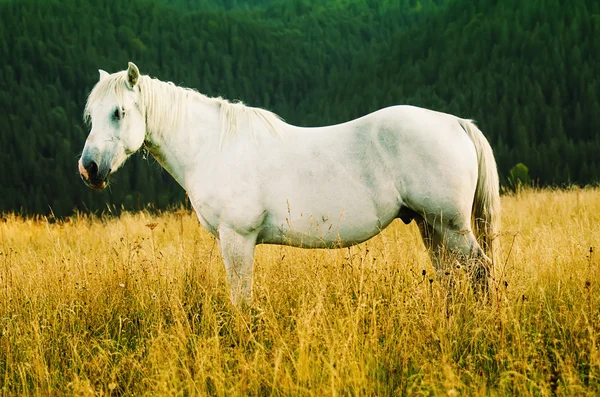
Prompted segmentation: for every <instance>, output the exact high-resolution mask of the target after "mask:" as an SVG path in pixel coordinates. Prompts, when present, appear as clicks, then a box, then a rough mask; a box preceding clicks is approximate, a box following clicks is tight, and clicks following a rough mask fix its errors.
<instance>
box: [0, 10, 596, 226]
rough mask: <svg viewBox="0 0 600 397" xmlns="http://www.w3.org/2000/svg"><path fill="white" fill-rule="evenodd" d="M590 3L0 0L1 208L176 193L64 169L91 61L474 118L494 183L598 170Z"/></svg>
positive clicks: (123, 177)
mask: <svg viewBox="0 0 600 397" xmlns="http://www.w3.org/2000/svg"><path fill="white" fill-rule="evenodd" d="M599 37H600V2H598V1H597V0H568V1H565V0H528V1H521V0H504V1H498V0H160V1H153V2H150V1H148V0H103V1H97V0H85V1H83V0H60V1H41V0H40V1H16V0H0V59H2V62H1V63H0V148H1V149H2V150H0V186H1V187H0V189H1V190H0V192H1V194H0V212H19V213H24V214H55V215H56V216H65V215H69V214H72V213H73V212H74V211H82V212H102V211H106V212H111V211H112V212H115V211H116V212H118V211H120V210H122V209H127V210H136V209H140V208H146V207H147V206H148V205H151V206H152V208H159V209H162V208H168V207H171V206H176V205H179V204H181V203H182V202H185V192H184V191H183V190H182V189H181V188H180V187H179V186H178V185H177V184H176V182H175V181H174V180H173V179H172V178H171V177H170V175H169V174H168V173H167V172H165V171H163V170H162V169H161V168H160V166H159V165H158V163H156V161H154V160H153V159H151V158H146V157H145V156H143V155H136V156H134V158H132V159H131V160H129V162H128V163H127V164H126V165H125V166H124V168H123V169H121V170H120V171H119V172H118V173H117V174H115V176H114V178H113V180H112V183H111V186H110V188H109V189H107V190H105V191H103V192H100V193H98V192H94V191H92V190H90V189H88V188H87V187H86V186H85V185H84V184H83V183H82V182H81V180H80V179H79V175H78V172H77V159H78V157H79V154H80V153H81V150H82V148H83V144H84V142H85V139H86V137H87V133H88V131H87V127H86V125H85V124H84V123H83V120H82V112H83V107H84V105H85V100H86V97H87V94H88V93H89V92H90V90H91V88H92V87H93V85H94V84H95V83H96V81H97V78H98V71H97V70H98V69H99V68H101V69H104V70H107V71H109V72H115V71H118V70H122V69H125V68H126V67H127V62H128V61H133V62H135V63H136V64H137V65H138V66H139V67H140V70H141V72H142V73H143V74H149V75H151V76H154V77H158V78H160V79H161V80H167V81H172V82H174V83H175V84H178V85H183V86H186V87H191V88H194V89H197V90H198V91H200V92H201V93H203V94H206V95H209V96H218V95H220V96H223V97H225V98H227V99H230V100H242V101H243V102H245V103H246V104H248V105H251V106H259V107H264V108H267V109H269V110H271V111H273V112H275V113H277V114H279V115H280V116H281V117H282V118H284V119H285V120H286V121H287V122H289V123H292V124H297V125H303V126H316V125H326V124H333V123H338V122H342V121H347V120H350V119H353V118H356V117H359V116H362V115H364V114H366V113H369V112H372V111H374V110H376V109H379V108H382V107H385V106H389V105H393V104H411V105H417V106H422V107H426V108H430V109H434V110H438V111H443V112H448V113H452V114H455V115H457V116H460V117H464V118H471V119H474V120H475V121H476V122H477V124H478V125H479V127H480V129H481V130H482V131H483V132H484V134H485V135H486V137H487V138H488V139H489V141H490V143H491V144H492V147H493V148H494V152H495V155H496V159H497V162H498V166H499V171H500V174H501V178H502V183H503V184H504V185H505V186H506V185H508V184H509V182H508V176H509V173H510V170H511V169H512V168H513V167H514V166H515V165H516V164H518V163H523V164H525V165H526V166H527V167H528V169H529V176H530V177H531V180H532V182H533V183H535V184H536V185H540V186H546V185H559V186H560V185H566V184H579V185H585V184H594V183H597V181H598V179H599V175H600V56H599V55H598V54H600V39H598V38H599Z"/></svg>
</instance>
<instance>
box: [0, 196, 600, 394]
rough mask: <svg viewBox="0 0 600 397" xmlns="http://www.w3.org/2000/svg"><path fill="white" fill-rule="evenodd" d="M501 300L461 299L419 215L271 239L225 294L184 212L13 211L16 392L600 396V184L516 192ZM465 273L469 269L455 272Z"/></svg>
mask: <svg viewBox="0 0 600 397" xmlns="http://www.w3.org/2000/svg"><path fill="white" fill-rule="evenodd" d="M502 201H503V227H502V252H501V255H500V257H501V258H502V260H501V263H498V264H497V265H496V268H495V279H494V281H495V286H494V287H493V288H492V294H491V296H490V299H488V300H487V301H485V302H482V301H481V300H478V299H477V298H476V297H474V296H473V294H472V293H471V289H470V288H469V287H468V284H466V283H460V282H459V284H458V286H457V287H456V288H455V290H454V293H453V294H452V296H451V297H449V296H448V288H447V287H445V286H444V285H443V284H444V283H443V282H441V280H438V279H436V277H435V276H434V274H435V272H434V270H433V269H432V267H431V264H430V262H429V259H428V257H427V255H426V252H425V250H424V247H423V244H422V242H421V241H420V237H419V235H418V231H417V230H416V226H414V225H410V226H405V225H403V224H401V223H394V224H393V225H392V226H391V227H390V228H388V229H387V230H385V231H384V233H382V234H381V235H379V236H377V237H376V238H374V239H372V240H370V241H368V242H366V243H364V244H362V245H359V246H356V247H352V248H351V249H344V250H302V249H294V248H288V247H280V246H259V248H258V249H257V255H256V271H255V281H254V285H255V301H254V303H253V305H252V307H250V308H247V309H243V310H240V309H237V308H235V307H232V306H231V305H230V303H229V300H228V291H227V286H226V284H225V274H224V270H223V264H222V261H221V257H220V254H219V249H218V244H217V243H216V241H215V239H214V238H213V237H212V236H210V235H209V234H208V233H206V232H205V231H203V230H202V229H201V227H200V226H199V225H198V222H197V220H196V218H195V215H194V214H192V213H189V212H186V211H179V212H172V213H164V214H161V215H159V216H152V215H149V214H148V213H144V212H142V213H138V214H125V215H123V216H121V217H120V218H118V219H115V218H97V217H89V216H78V217H73V218H70V219H67V220H64V221H60V222H50V221H48V220H47V219H24V218H21V217H18V216H15V215H5V216H4V217H3V219H2V221H1V222H0V251H1V253H0V390H1V391H2V394H3V395H62V394H68V395H71V394H75V395H122V394H127V395H129V394H132V395H175V394H177V395H206V394H207V395H219V396H221V395H348V394H350V395H379V396H381V395H393V394H398V395H404V394H410V395H421V394H423V395H450V396H456V395H469V396H475V395H550V394H559V395H598V393H600V352H599V337H600V259H599V257H600V253H596V252H592V248H591V247H593V248H594V249H600V190H599V189H585V190H579V189H572V190H569V191H550V190H542V191H524V192H521V193H519V194H518V195H514V196H505V197H503V200H502ZM458 279H460V275H458Z"/></svg>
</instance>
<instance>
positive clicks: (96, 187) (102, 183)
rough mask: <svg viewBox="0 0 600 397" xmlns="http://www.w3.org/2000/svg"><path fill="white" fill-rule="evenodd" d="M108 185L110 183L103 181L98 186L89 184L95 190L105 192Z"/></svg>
mask: <svg viewBox="0 0 600 397" xmlns="http://www.w3.org/2000/svg"><path fill="white" fill-rule="evenodd" d="M107 185H108V182H106V181H102V182H100V183H99V184H97V185H94V184H91V183H88V186H89V187H91V188H92V189H94V190H103V189H104V188H105V187H106V186H107Z"/></svg>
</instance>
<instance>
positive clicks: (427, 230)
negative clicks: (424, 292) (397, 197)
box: [413, 213, 443, 273]
mask: <svg viewBox="0 0 600 397" xmlns="http://www.w3.org/2000/svg"><path fill="white" fill-rule="evenodd" d="M413 219H414V220H415V222H416V223H417V226H419V231H420V232H421V237H422V238H423V243H424V244H425V248H427V252H429V256H430V257H431V261H432V262H433V267H434V268H435V270H436V271H437V272H438V273H439V272H441V271H442V249H443V245H442V239H441V238H440V236H439V234H438V233H436V231H435V229H434V228H433V227H432V226H431V225H430V224H429V223H427V221H426V220H425V219H424V218H423V217H422V216H421V215H419V214H417V213H414V215H413Z"/></svg>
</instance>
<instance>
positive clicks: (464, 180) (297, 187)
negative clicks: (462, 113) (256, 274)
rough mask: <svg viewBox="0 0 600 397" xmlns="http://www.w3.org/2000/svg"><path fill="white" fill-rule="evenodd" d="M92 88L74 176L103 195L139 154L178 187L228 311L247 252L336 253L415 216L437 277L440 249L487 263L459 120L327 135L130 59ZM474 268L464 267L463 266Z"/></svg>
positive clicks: (397, 113)
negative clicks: (273, 248)
mask: <svg viewBox="0 0 600 397" xmlns="http://www.w3.org/2000/svg"><path fill="white" fill-rule="evenodd" d="M99 72H100V80H99V81H98V83H97V84H96V85H95V87H94V88H93V90H92V91H91V93H90V95H89V98H88V101H87V105H86V108H85V118H86V119H87V120H88V121H91V126H92V128H91V132H90V134H89V137H88V138H87V141H86V143H85V147H84V149H83V153H82V155H81V158H80V160H79V172H80V174H81V177H82V179H83V180H84V181H85V182H86V184H87V185H88V186H90V187H91V188H93V189H103V188H105V187H106V185H107V183H108V178H109V176H110V175H111V173H113V172H115V171H116V170H117V169H118V168H119V167H120V166H121V165H122V164H123V163H124V162H125V160H126V159H127V158H128V157H129V156H130V155H131V154H133V153H135V152H136V151H137V150H139V149H140V148H141V147H142V146H145V147H146V148H147V149H148V151H149V152H150V153H151V154H152V155H153V156H154V157H155V158H156V160H157V161H158V162H159V163H160V164H161V165H162V166H163V167H164V168H165V169H166V170H167V171H168V172H169V173H170V174H171V175H172V176H173V177H174V178H175V179H176V180H177V182H178V183H179V184H180V185H181V186H182V187H183V188H184V189H185V190H186V191H187V194H188V196H189V198H190V201H191V203H192V205H193V207H194V209H195V211H196V213H197V215H198V219H199V220H200V223H201V224H202V226H204V227H205V228H206V229H207V230H208V231H210V232H211V233H213V234H214V235H215V236H216V237H217V239H218V241H219V245H220V249H221V254H222V256H223V260H224V263H225V268H226V272H227V279H228V281H229V286H230V292H231V300H232V301H233V303H234V304H235V303H240V302H248V301H249V300H250V299H251V296H252V273H253V267H254V248H255V246H256V245H257V244H261V243H262V244H286V245H292V246H296V247H305V248H339V247H347V246H350V245H354V244H358V243H360V242H363V241H365V240H368V239H370V238H371V237H373V236H375V235H376V234H378V233H379V232H381V231H382V230H383V229H384V228H385V227H386V226H388V225H389V224H390V223H391V222H392V221H393V220H394V219H396V218H400V219H401V220H402V221H404V223H406V224H408V223H409V222H411V221H412V220H415V221H416V222H417V223H418V225H419V228H420V230H421V233H422V236H423V240H424V242H425V245H426V247H427V248H428V251H429V252H430V255H431V257H432V260H433V263H434V265H435V266H436V268H438V269H441V266H442V263H441V261H442V258H441V255H442V252H444V251H448V252H452V253H455V254H458V255H459V256H460V257H461V258H462V260H471V261H470V262H471V263H475V262H476V263H480V264H481V267H486V268H487V265H488V264H491V263H492V262H491V260H490V258H489V257H488V256H487V255H486V254H485V253H484V251H483V250H482V248H481V246H480V244H479V243H478V241H477V239H476V237H475V234H474V233H473V232H472V230H471V220H472V219H471V218H472V217H473V218H474V229H475V232H476V234H477V235H478V237H479V238H480V242H481V244H482V245H483V247H484V248H485V249H486V251H488V253H489V252H490V251H491V252H492V254H493V249H492V242H493V240H494V238H495V236H496V233H497V230H498V222H499V215H500V198H499V183H498V172H497V169H496V163H495V160H494V156H493V153H492V149H491V147H490V145H489V143H488V142H487V140H486V139H485V137H484V136H483V134H482V133H481V131H479V129H478V128H477V127H476V126H475V125H474V124H473V123H472V122H471V121H469V120H463V119H460V118H457V117H455V116H452V115H448V114H444V113H438V112H434V111H431V110H426V109H421V108H417V107H412V106H394V107H389V108H385V109H382V110H379V111H377V112H374V113H371V114H369V115H366V116H364V117H361V118H359V119H356V120H353V121H350V122H347V123H343V124H339V125H333V126H328V127H317V128H301V127H296V126H293V125H289V124H286V123H285V122H283V121H282V120H281V119H280V118H279V117H278V116H276V115H275V114H273V113H271V112H269V111H266V110H263V109H258V108H253V107H248V106H245V105H244V104H242V103H231V102H228V101H226V100H224V99H222V98H209V97H207V96H204V95H202V94H200V93H198V92H196V91H194V90H191V89H186V88H181V87H177V86H175V85H173V84H172V83H166V82H162V81H160V80H157V79H153V78H150V77H149V76H144V75H140V72H139V70H138V68H137V67H136V66H135V65H134V64H133V63H129V67H128V69H127V70H126V71H121V72H117V73H114V74H108V73H107V72H105V71H103V70H100V71H99ZM473 259H476V260H473Z"/></svg>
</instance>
